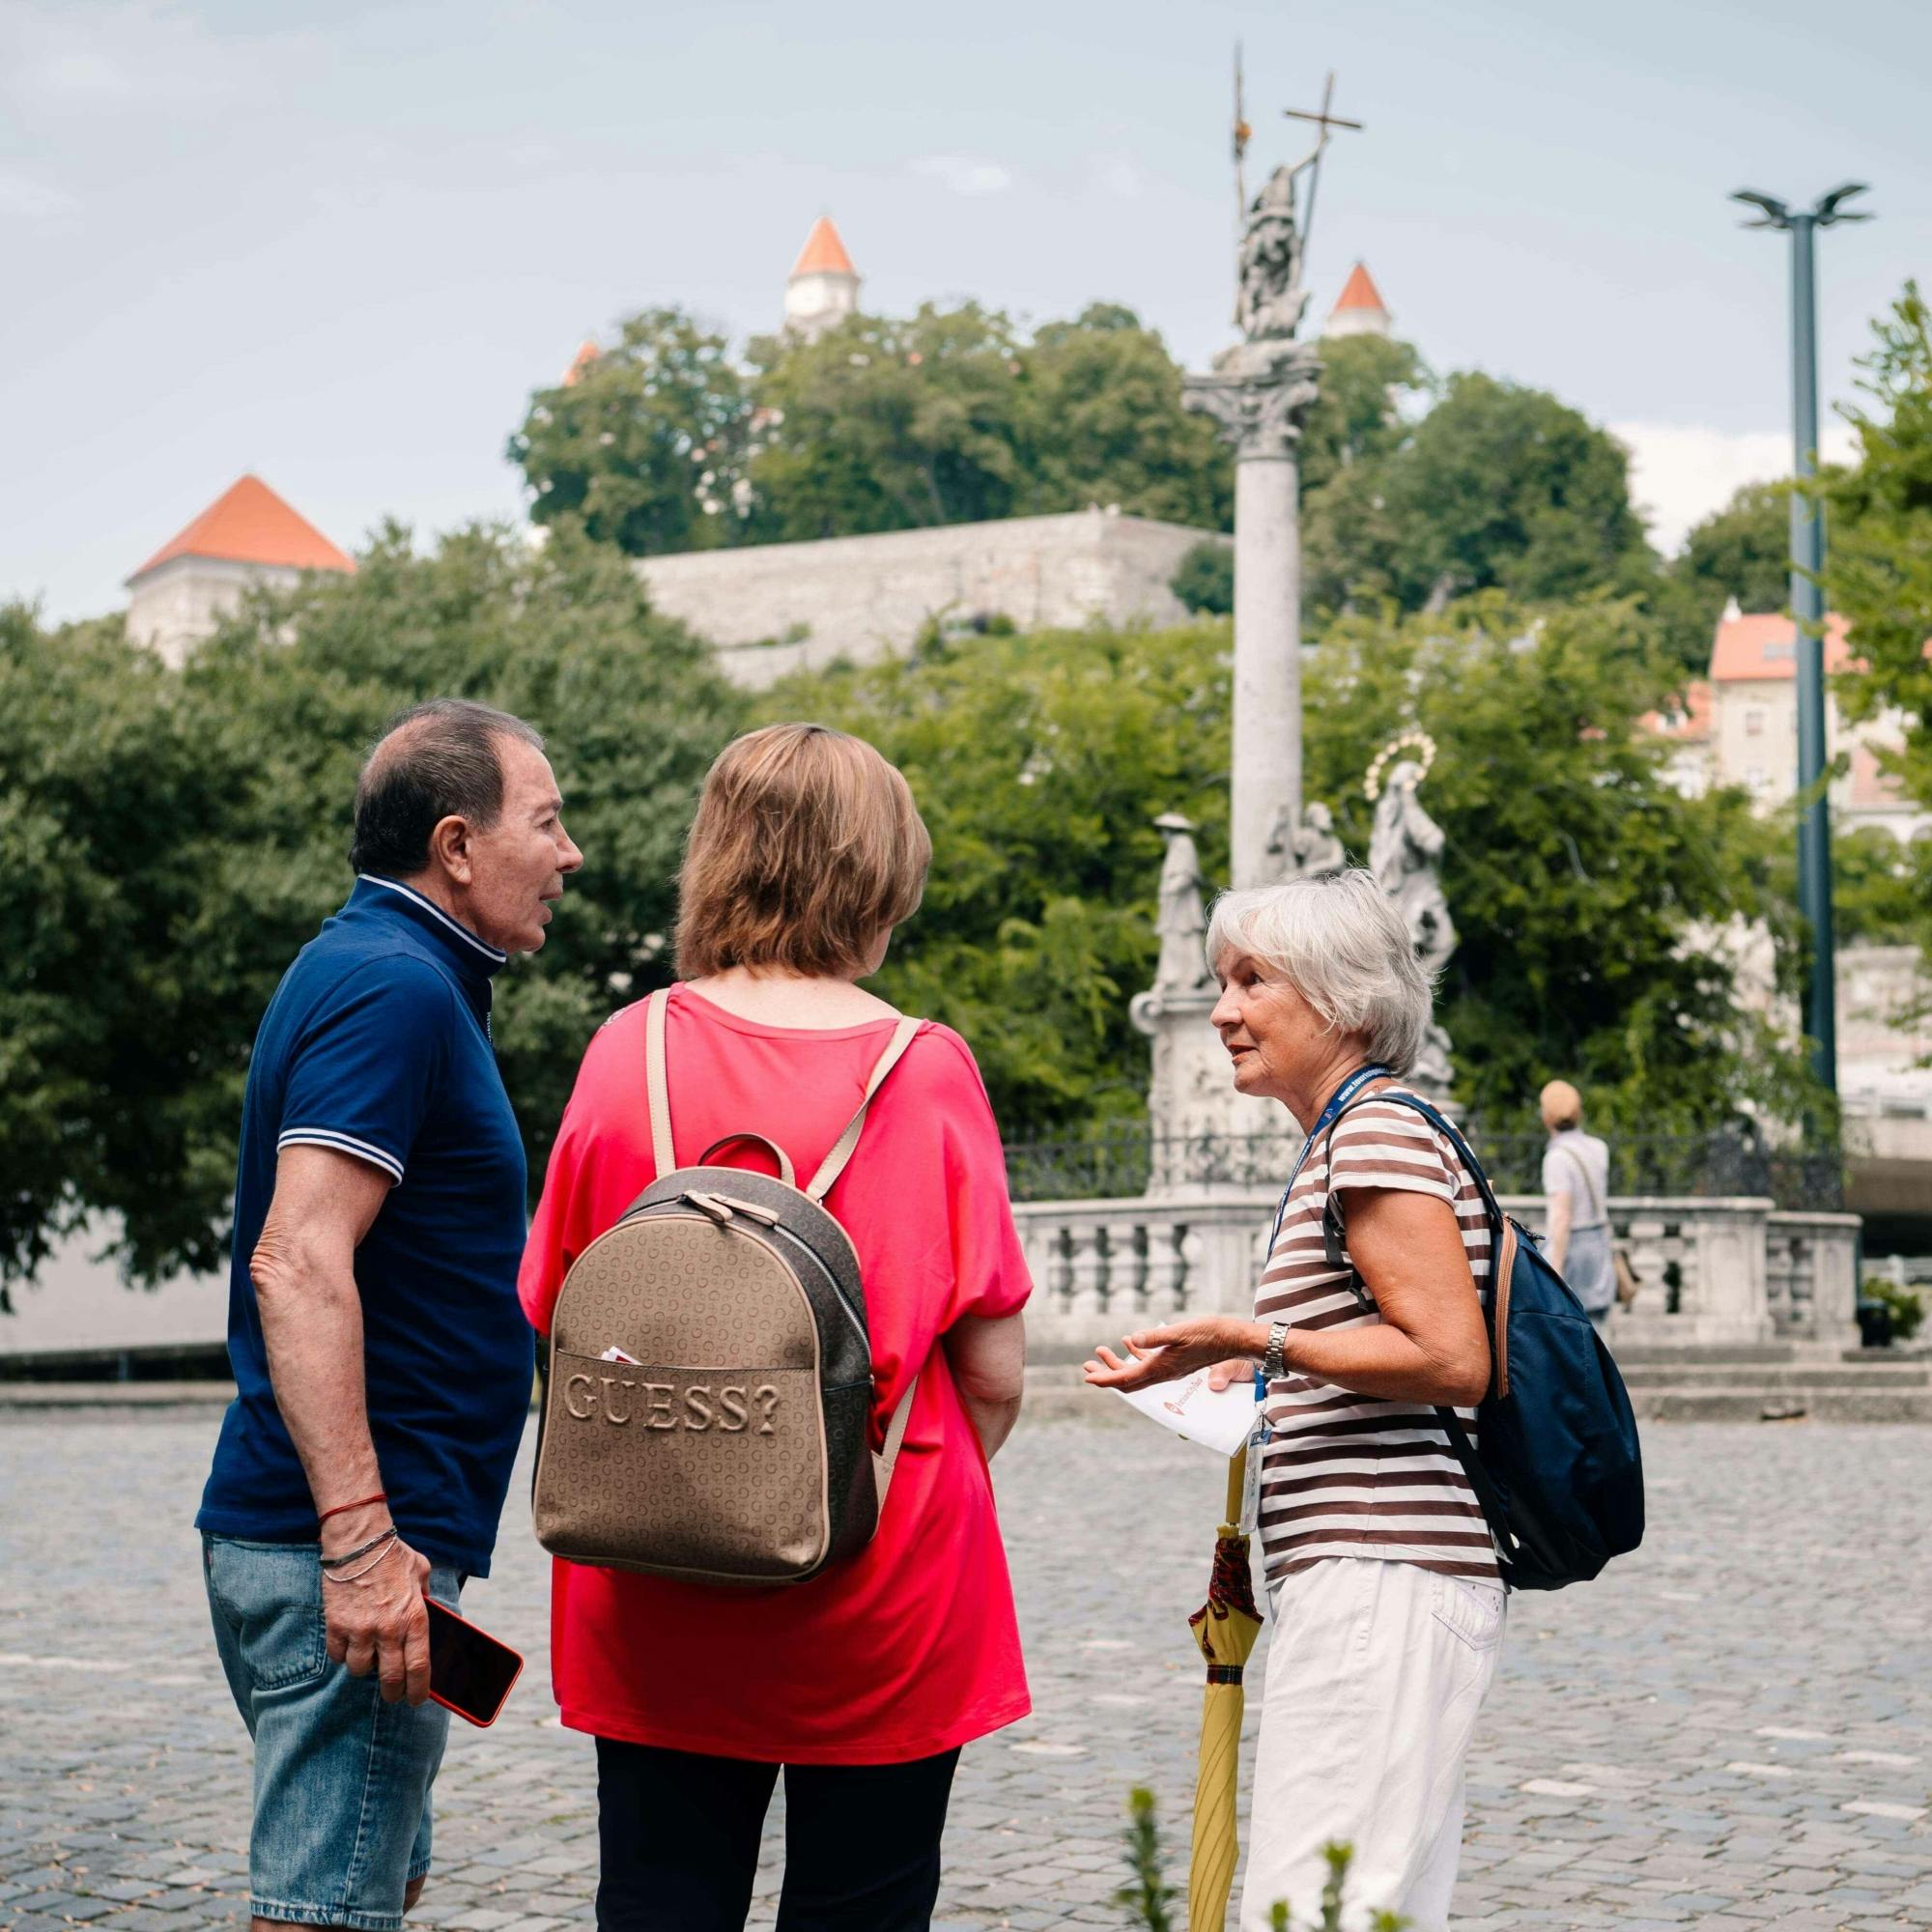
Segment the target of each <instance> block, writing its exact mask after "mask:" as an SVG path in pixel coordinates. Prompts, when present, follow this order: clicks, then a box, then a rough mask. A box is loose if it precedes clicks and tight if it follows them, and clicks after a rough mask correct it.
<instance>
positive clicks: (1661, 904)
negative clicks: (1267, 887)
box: [767, 595, 1802, 1137]
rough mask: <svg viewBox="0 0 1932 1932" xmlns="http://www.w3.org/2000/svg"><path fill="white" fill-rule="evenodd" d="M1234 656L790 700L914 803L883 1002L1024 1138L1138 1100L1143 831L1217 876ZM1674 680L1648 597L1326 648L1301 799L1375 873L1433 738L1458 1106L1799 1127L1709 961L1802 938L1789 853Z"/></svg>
mask: <svg viewBox="0 0 1932 1932" xmlns="http://www.w3.org/2000/svg"><path fill="white" fill-rule="evenodd" d="M1228 643H1229V637H1228V628H1227V626H1226V625H1225V624H1223V623H1201V624H1196V625H1193V626H1188V627H1185V628H1182V629H1178V630H1173V631H1164V632H1125V633H1116V632H1109V631H1104V630H1100V629H1092V630H1088V631H1082V632H1077V633H1064V634H1057V635H1052V636H1043V637H1023V638H1014V639H971V640H966V641H963V642H960V643H957V644H952V645H945V646H934V647H933V648H932V649H930V650H929V651H928V652H927V653H926V654H925V655H924V656H923V657H922V658H921V659H919V660H916V661H914V662H909V663H898V664H885V665H877V666H870V667H867V668H860V669H852V668H845V669H839V670H835V671H831V672H826V673H822V674H820V675H817V676H814V677H810V678H803V679H799V680H796V681H794V682H792V683H791V684H789V685H787V686H784V687H781V689H780V690H779V691H778V692H776V693H775V694H773V696H771V697H770V699H769V700H768V704H767V715H769V716H772V717H778V716H810V717H821V718H824V719H826V720H827V722H829V723H833V724H837V725H842V726H844V727H845V728H847V729H850V730H854V731H857V732H860V733H862V734H863V735H864V736H866V737H867V738H869V739H871V740H872V742H873V743H875V744H877V745H878V746H879V747H880V748H881V750H883V751H884V752H885V753H886V754H887V755H888V756H889V757H891V758H893V759H894V760H895V762H896V763H898V764H899V765H900V766H901V768H902V769H903V770H904V771H905V773H906V776H907V778H908V779H909V780H910V781H911V782H912V785H913V789H914V792H915V794H916V796H917V797H918V799H919V801H920V805H921V809H922V810H923V812H924V813H925V816H926V821H927V823H928V825H929V826H930V827H931V830H932V834H933V844H934V861H933V872H932V883H931V885H930V887H929V889H928V891H927V895H926V900H925V904H924V906H923V908H922V909H921V911H920V913H919V914H918V915H917V916H916V917H915V918H914V919H913V920H911V921H910V922H908V923H907V924H906V925H905V927H904V928H903V929H902V931H901V933H900V935H899V937H898V938H897V939H896V940H895V945H894V950H893V954H892V956H891V958H890V959H889V960H888V962H887V965H886V969H885V972H884V974H883V975H882V984H883V986H884V987H885V989H886V990H887V991H888V993H889V996H890V997H892V998H893V999H894V1000H895V1001H896V1002H897V1003H898V1004H899V1005H901V1006H903V1007H904V1008H905V1009H907V1010H908V1011H916V1012H926V1013H931V1014H932V1015H934V1016H935V1017H937V1018H940V1019H944V1020H946V1021H948V1022H949V1023H950V1024H952V1025H953V1026H956V1027H957V1028H959V1030H960V1031H961V1032H962V1033H964V1034H965V1035H966V1037H967V1038H968V1039H969V1040H971V1041H972V1042H973V1045H974V1048H975V1051H976V1052H977V1053H978V1054H979V1055H980V1061H981V1065H982V1066H983V1067H984V1069H985V1072H986V1077H987V1084H988V1087H989V1088H990V1090H991V1091H992V1094H993V1097H994V1102H995V1105H996V1107H997V1108H998V1110H999V1112H1000V1115H1001V1119H1002V1121H1003V1122H1005V1124H1006V1126H1007V1128H1008V1131H1009V1135H1011V1136H1013V1137H1020V1136H1022V1135H1024V1134H1025V1133H1026V1132H1027V1131H1028V1130H1029V1129H1034V1130H1066V1129H1077V1128H1078V1127H1080V1126H1081V1125H1083V1124H1084V1123H1086V1122H1091V1121H1093V1120H1094V1119H1095V1118H1096V1117H1097V1118H1104V1117H1106V1116H1108V1115H1118V1114H1128V1113H1134V1112H1137V1111H1138V1110H1139V1108H1140V1106H1141V1104H1142V1097H1143V1094H1144V1090H1145V1082H1146V1065H1147V1062H1146V1042H1145V1041H1144V1040H1143V1039H1142V1038H1141V1037H1139V1036H1138V1035H1137V1034H1135V1033H1134V1032H1133V1031H1132V1029H1131V1027H1130V1026H1129V1025H1128V1023H1127V1019H1126V1013H1125V1007H1126V1002H1127V999H1128V998H1129V996H1130V995H1132V994H1133V993H1135V992H1137V991H1139V990H1140V989H1141V988H1142V987H1144V986H1146V985H1147V984H1148V983H1149V982H1150V980H1151V976H1152V970H1153V963H1154V956H1155V946H1154V939H1153V930H1152V921H1153V911H1154V903H1153V902H1154V891H1155V882H1156V879H1157V876H1158V870H1159V860H1160V853H1159V842H1158V839H1157V838H1156V837H1155V835H1154V833H1153V831H1152V828H1151V824H1150V823H1149V821H1150V820H1151V818H1152V817H1153V816H1154V814H1155V813H1156V812H1158V811H1162V810H1181V811H1185V812H1187V813H1188V814H1189V815H1190V816H1192V817H1194V818H1195V819H1196V820H1197V821H1198V822H1200V823H1201V824H1202V825H1203V826H1204V828H1205V830H1204V834H1203V839H1202V845H1203V861H1204V866H1205V867H1206V869H1207V871H1208V876H1209V877H1213V876H1216V875H1217V874H1219V873H1220V872H1221V871H1222V870H1223V869H1224V867H1225V864H1226V856H1225V820H1226V810H1227V806H1226V783H1227V770H1228V764H1227V759H1228V729H1227V717H1228V702H1229V669H1228ZM1675 675H1676V671H1675V667H1674V666H1673V665H1672V664H1671V662H1670V661H1669V659H1668V658H1667V656H1666V655H1665V654H1664V653H1663V652H1662V649H1661V648H1660V647H1659V646H1658V644H1657V642H1656V639H1655V635H1654V631H1653V630H1652V629H1651V627H1650V626H1648V624H1647V623H1646V620H1645V619H1644V617H1643V616H1642V614H1641V612H1640V611H1638V610H1636V609H1635V608H1634V605H1633V604H1632V603H1630V602H1628V601H1624V602H1588V603H1585V604H1583V605H1581V606H1579V607H1577V609H1575V610H1573V611H1555V612H1551V613H1549V614H1548V615H1547V616H1546V617H1544V618H1543V619H1541V620H1538V621H1536V622H1534V623H1532V621H1531V620H1530V619H1529V618H1527V617H1526V616H1524V615H1523V614H1522V613H1521V612H1520V611H1518V610H1515V609H1512V608H1511V607H1509V606H1508V605H1506V604H1505V603H1504V602H1503V601H1502V600H1501V599H1500V598H1498V597H1496V596H1494V595H1492V596H1491V597H1488V598H1485V599H1480V600H1475V601H1474V602H1473V603H1471V604H1468V605H1465V606H1458V607H1456V608H1455V609H1453V610H1452V611H1450V612H1448V613H1446V614H1444V615H1442V616H1439V617H1426V616H1418V617H1413V618H1408V619H1394V618H1380V617H1378V618H1366V617H1365V618H1358V619H1354V620H1351V621H1350V622H1348V623H1346V624H1343V625H1341V626H1339V627H1338V628H1337V629H1336V630H1335V631H1334V632H1333V633H1332V634H1331V635H1330V636H1329V637H1328V638H1327V639H1325V640H1324V641H1323V643H1322V644H1321V647H1320V649H1319V650H1318V651H1317V652H1316V653H1315V654H1314V657H1313V660H1312V663H1311V666H1310V669H1309V674H1308V679H1307V686H1306V691H1307V710H1308V715H1307V757H1308V773H1309V779H1308V790H1309V796H1310V797H1311V798H1321V799H1324V800H1327V801H1328V802H1330V803H1331V804H1332V805H1333V806H1334V808H1335V810H1336V814H1337V822H1338V825H1339V826H1340V828H1341V829H1342V832H1343V836H1344V837H1345V838H1346V839H1347V840H1348V842H1349V845H1350V849H1351V851H1352V852H1353V853H1354V854H1355V855H1356V856H1357V857H1358V858H1359V857H1365V856H1366V853H1367V851H1368V840H1369V826H1370V819H1371V808H1370V806H1369V805H1368V802H1367V801H1366V800H1365V799H1363V798H1362V796H1361V792H1360V786H1361V779H1362V774H1363V772H1364V770H1365V769H1366V768H1367V766H1368V764H1369V762H1370V760H1371V758H1372V757H1373V756H1374V754H1375V753H1376V751H1377V750H1378V748H1379V747H1380V746H1381V745H1382V744H1383V743H1385V742H1386V741H1387V739H1388V738H1389V737H1391V736H1392V735H1393V734H1394V733H1395V732H1396V731H1398V730H1400V729H1403V728H1405V727H1406V726H1408V725H1418V724H1419V725H1421V726H1422V727H1423V728H1425V729H1427V730H1428V731H1430V732H1431V733H1433V734H1434V736H1435V740H1436V742H1437V745H1438V747H1439V752H1438V757H1437V761H1436V764H1435V769H1434V771H1433V772H1432V774H1431V777H1430V780H1429V785H1428V791H1427V795H1426V796H1427V802H1428V804H1429V808H1430V810H1432V812H1434V813H1435V816H1436V818H1437V819H1438V820H1439V821H1440V822H1441V823H1442V825H1443V827H1444V829H1445V831H1446V832H1447V834H1448V836H1449V846H1448V853H1447V857H1446V860H1445V881H1446V885H1447V889H1448V893H1449V900H1450V904H1451V905H1452V906H1453V907H1454V908H1455V913H1456V919H1457V923H1458V924H1459V926H1460V927H1461V928H1462V932H1463V945H1462V950H1461V951H1460V952H1459V953H1458V955H1457V957H1456V959H1455V960H1454V961H1453V962H1452V964H1451V967H1450V972H1449V976H1448V979H1447V981H1446V983H1445V985H1444V987H1443V989H1442V1000H1441V1010H1442V1016H1443V1019H1444V1022H1445V1024H1446V1025H1447V1026H1448V1027H1449V1029H1450V1032H1451V1034H1452V1035H1453V1036H1454V1037H1455V1039H1456V1043H1457V1049H1458V1054H1457V1058H1458V1066H1459V1077H1460V1082H1461V1086H1460V1089H1459V1096H1460V1097H1461V1098H1462V1099H1463V1100H1464V1101H1465V1103H1467V1104H1469V1105H1470V1106H1471V1107H1472V1109H1473V1110H1475V1111H1476V1112H1478V1113H1479V1114H1480V1115H1481V1116H1482V1117H1483V1118H1484V1119H1486V1120H1487V1121H1489V1122H1492V1123H1493V1122H1504V1121H1510V1120H1516V1119H1520V1117H1521V1116H1522V1115H1523V1114H1524V1112H1525V1111H1526V1110H1528V1109H1530V1108H1531V1107H1532V1105H1533V1101H1534V1095H1535V1094H1536V1092H1537V1090H1538V1088H1539V1087H1540V1086H1541V1085H1542V1083H1543V1082H1544V1081H1545V1080H1547V1079H1548V1078H1549V1077H1550V1076H1551V1075H1552V1074H1555V1073H1563V1074H1565V1075H1567V1076H1569V1077H1571V1078H1575V1079H1577V1080H1579V1081H1582V1082H1583V1083H1585V1084H1587V1085H1588V1086H1589V1088H1590V1089H1591V1092H1592V1095H1593V1106H1595V1107H1596V1108H1597V1109H1598V1111H1599V1112H1600V1113H1601V1114H1602V1115H1603V1116H1604V1117H1605V1118H1606V1119H1608V1120H1610V1121H1612V1122H1615V1123H1617V1124H1620V1125H1639V1124H1640V1125H1642V1126H1643V1127H1644V1128H1645V1129H1646V1130H1650V1131H1664V1130H1669V1129H1672V1128H1687V1129H1688V1128H1692V1127H1702V1126H1706V1125H1711V1124H1715V1123H1717V1122H1721V1121H1723V1120H1725V1119H1728V1118H1729V1117H1730V1116H1731V1115H1732V1114H1733V1113H1734V1112H1735V1111H1736V1109H1737V1107H1738V1105H1739V1104H1740V1103H1741V1102H1743V1101H1749V1100H1755V1101H1761V1102H1763V1103H1765V1104H1767V1105H1784V1104H1786V1103H1788V1102H1789V1101H1790V1100H1791V1096H1792V1094H1794V1093H1795V1091H1796V1089H1795V1086H1794V1083H1795V1082H1796V1081H1798V1080H1799V1079H1800V1078H1802V1070H1801V1069H1800V1068H1799V1066H1798V1064H1797V1063H1796V1061H1795V1060H1794V1059H1793V1058H1792V1057H1791V1056H1790V1055H1788V1054H1786V1053H1785V1052H1783V1050H1782V1049H1781V1048H1779V1047H1778V1045H1777V1044H1776V1041H1774V1040H1772V1039H1771V1038H1770V1037H1768V1036H1767V1035H1765V1034H1764V1033H1763V1032H1762V1031H1761V1030H1759V1029H1757V1028H1756V1027H1754V1026H1753V1025H1752V1023H1750V1022H1749V1021H1747V1020H1746V1019H1744V1018H1741V1017H1740V1016H1739V1015H1738V1014H1737V1013H1735V1012H1734V1011H1733V1009H1732V1005H1731V1000H1730V989H1731V982H1732V973H1731V966H1730V964H1729V961H1728V959H1727V957H1726V956H1725V955H1724V954H1723V952H1722V951H1721V949H1720V947H1719V945H1718V943H1717V941H1716V940H1715V939H1713V938H1710V937H1709V936H1708V935H1710V934H1711V933H1712V932H1714V931H1715V930H1716V929H1717V928H1719V926H1721V925H1722V924H1723V923H1725V922H1726V921H1727V920H1729V919H1730V918H1732V917H1733V916H1743V917H1746V918H1755V917H1768V918H1772V919H1774V920H1780V919H1782V918H1783V915H1782V914H1781V913H1780V911H1779V908H1778V905H1777V901H1776V897H1775V895H1773V892H1772V891H1771V885H1772V880H1771V871H1770V846H1771V839H1770V836H1769V834H1768V833H1767V831H1766V829H1765V828H1764V827H1763V826H1761V825H1760V824H1759V823H1758V821H1756V820H1755V819H1754V818H1753V817H1752V815H1751V813H1750V810H1749V809H1748V805H1747V801H1746V800H1745V799H1744V797H1743V795H1742V794H1740V793H1735V792H1723V793H1719V794H1715V795H1713V796H1710V797H1707V798H1702V799H1685V798H1682V797H1680V796H1679V795H1678V794H1677V793H1676V792H1675V791H1674V790H1673V789H1672V788H1671V787H1670V786H1669V785H1668V784H1667V783H1666V782H1665V781H1664V779H1663V777H1662V763H1663V756H1664V754H1663V752H1662V748H1661V747H1660V746H1659V745H1658V744H1657V743H1656V742H1655V741H1654V740H1653V739H1651V738H1650V737H1649V736H1648V734H1647V733H1645V732H1644V730H1643V729H1642V728H1641V725H1640V720H1641V718H1642V715H1643V713H1644V712H1645V711H1647V710H1649V709H1650V708H1652V707H1653V706H1655V705H1657V704H1658V703H1659V702H1660V700H1661V699H1662V696H1664V695H1665V694H1666V693H1667V692H1668V690H1669V688H1670V686H1671V683H1672V681H1673V679H1674V677H1675ZM1780 929H1781V928H1780Z"/></svg>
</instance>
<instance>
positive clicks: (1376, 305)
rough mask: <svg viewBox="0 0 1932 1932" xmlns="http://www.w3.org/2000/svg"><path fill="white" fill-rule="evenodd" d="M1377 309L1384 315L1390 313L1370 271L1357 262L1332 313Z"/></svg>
mask: <svg viewBox="0 0 1932 1932" xmlns="http://www.w3.org/2000/svg"><path fill="white" fill-rule="evenodd" d="M1350 308H1367V309H1375V310H1377V311H1378V313H1380V314H1382V315H1386V314H1387V313H1388V303H1387V302H1385V301H1383V300H1382V292H1381V291H1380V290H1379V289H1378V288H1377V287H1376V285H1375V282H1374V279H1373V278H1372V277H1371V276H1370V274H1369V271H1368V270H1366V269H1365V268H1363V266H1362V265H1361V263H1359V262H1357V263H1356V264H1355V266H1354V267H1353V268H1352V269H1350V270H1349V279H1348V280H1347V281H1346V282H1344V283H1343V284H1342V293H1341V294H1340V295H1339V296H1337V297H1336V298H1335V306H1334V309H1333V310H1332V311H1331V313H1333V314H1335V315H1340V314H1341V313H1342V311H1343V310H1344V309H1350Z"/></svg>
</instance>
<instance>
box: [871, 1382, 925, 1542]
mask: <svg viewBox="0 0 1932 1932" xmlns="http://www.w3.org/2000/svg"><path fill="white" fill-rule="evenodd" d="M922 1373H923V1371H922ZM919 1382H920V1378H919V1377H918V1376H914V1377H913V1378H912V1380H911V1381H909V1382H907V1383H906V1392H905V1394H904V1395H902V1396H900V1397H899V1406H897V1407H896V1408H895V1409H894V1410H893V1419H892V1420H891V1421H890V1422H889V1423H887V1425H886V1446H885V1447H884V1448H883V1449H882V1450H881V1451H880V1452H879V1453H878V1454H877V1455H876V1456H874V1457H873V1458H872V1480H873V1482H874V1483H875V1484H876V1485H877V1486H878V1492H879V1507H880V1508H881V1509H884V1508H885V1506H886V1492H887V1491H888V1490H889V1489H891V1488H892V1486H893V1465H894V1464H895V1463H897V1461H898V1460H899V1444H900V1443H901V1442H903V1441H904V1440H905V1433H906V1424H907V1423H908V1422H909V1421H910V1420H911V1419H912V1399H913V1397H914V1396H916V1395H917V1394H918V1393H919Z"/></svg>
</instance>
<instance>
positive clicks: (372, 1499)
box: [316, 1490, 389, 1522]
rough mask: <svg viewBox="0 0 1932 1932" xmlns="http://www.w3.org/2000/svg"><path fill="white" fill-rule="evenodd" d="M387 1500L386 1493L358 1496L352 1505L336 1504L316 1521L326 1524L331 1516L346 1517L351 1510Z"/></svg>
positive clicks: (381, 1491) (378, 1492) (383, 1491)
mask: <svg viewBox="0 0 1932 1932" xmlns="http://www.w3.org/2000/svg"><path fill="white" fill-rule="evenodd" d="M388 1500H389V1497H388V1492H386V1491H385V1490H378V1491H377V1492H376V1493H375V1494H374V1495H373V1496H358V1497H357V1498H356V1499H355V1501H354V1502H353V1503H337V1504H336V1506H335V1507H334V1508H333V1509H332V1510H324V1511H323V1513H322V1514H321V1515H320V1516H319V1517H317V1518H316V1521H317V1522H327V1520H328V1519H329V1518H330V1517H332V1516H347V1515H348V1514H349V1512H350V1511H351V1510H359V1509H367V1508H368V1506H369V1505H370V1504H371V1503H385V1502H387V1501H388Z"/></svg>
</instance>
